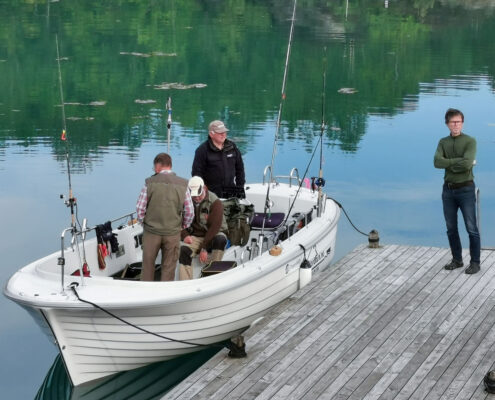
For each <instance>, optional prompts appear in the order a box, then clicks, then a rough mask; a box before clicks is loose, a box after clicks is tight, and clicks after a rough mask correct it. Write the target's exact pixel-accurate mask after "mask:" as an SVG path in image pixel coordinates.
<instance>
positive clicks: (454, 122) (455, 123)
mask: <svg viewBox="0 0 495 400" xmlns="http://www.w3.org/2000/svg"><path fill="white" fill-rule="evenodd" d="M463 122H464V121H449V124H452V125H458V124H462V123H463Z"/></svg>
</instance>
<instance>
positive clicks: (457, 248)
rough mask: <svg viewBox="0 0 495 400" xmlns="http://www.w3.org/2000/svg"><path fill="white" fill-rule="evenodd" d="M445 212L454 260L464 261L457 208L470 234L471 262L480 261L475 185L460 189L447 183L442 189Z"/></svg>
mask: <svg viewBox="0 0 495 400" xmlns="http://www.w3.org/2000/svg"><path fill="white" fill-rule="evenodd" d="M442 202H443V214H444V216H445V222H446V224H447V237H448V238H449V245H450V250H451V251H452V257H453V258H454V260H458V261H462V245H461V239H460V237H459V230H458V226H457V210H459V209H460V210H461V213H462V217H463V218H464V225H465V226H466V231H467V233H468V235H469V253H470V255H471V262H475V263H479V262H480V249H481V240H480V234H479V231H478V225H477V224H476V194H475V186H474V184H473V185H469V186H464V187H461V188H459V189H449V188H448V187H447V186H446V185H444V187H443V191H442Z"/></svg>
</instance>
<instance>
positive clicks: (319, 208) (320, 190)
mask: <svg viewBox="0 0 495 400" xmlns="http://www.w3.org/2000/svg"><path fill="white" fill-rule="evenodd" d="M324 51H325V57H324V59H323V90H322V92H321V130H320V171H319V174H318V179H316V182H315V184H316V186H317V187H318V203H317V204H318V206H317V214H316V215H317V216H318V217H321V211H322V206H323V204H322V201H323V186H325V179H323V132H325V100H326V96H325V91H326V73H327V71H326V69H327V68H326V67H327V58H326V51H327V48H326V47H325V49H324Z"/></svg>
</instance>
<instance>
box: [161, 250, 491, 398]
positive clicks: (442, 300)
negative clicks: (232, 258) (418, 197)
mask: <svg viewBox="0 0 495 400" xmlns="http://www.w3.org/2000/svg"><path fill="white" fill-rule="evenodd" d="M449 260H450V252H449V250H448V249H444V248H433V247H411V246H398V245H387V246H384V247H381V248H379V249H369V248H367V247H366V246H364V245H363V246H359V247H357V248H356V249H354V250H353V251H352V252H351V253H349V254H348V255H347V256H345V257H344V258H343V259H342V260H340V261H339V262H338V263H336V264H335V265H333V266H331V267H330V268H329V269H327V270H326V271H324V272H322V273H321V274H320V275H318V276H317V278H316V279H315V280H313V282H311V283H310V284H309V285H308V286H306V287H304V288H303V289H302V290H300V291H299V292H297V293H296V294H295V295H293V296H292V297H291V298H289V299H287V300H286V301H284V302H283V303H281V304H279V305H278V306H277V307H276V308H275V309H273V310H272V312H271V313H270V314H269V315H267V316H266V317H265V318H264V319H263V320H262V321H261V322H260V323H258V324H256V325H255V326H253V327H251V328H250V329H249V330H248V331H246V332H245V334H244V337H245V340H246V351H247V353H248V356H247V357H246V358H243V359H231V358H229V357H227V353H228V351H227V350H221V351H220V352H219V353H218V354H217V355H216V356H214V357H213V358H212V359H210V360H209V361H208V362H207V363H206V364H204V365H203V366H202V367H200V368H199V369H198V370H196V371H195V372H194V373H193V374H191V375H190V376H189V377H188V378H186V379H185V380H184V381H183V382H181V383H180V384H179V385H178V386H176V387H175V388H173V389H172V390H171V391H169V392H168V393H167V394H166V395H165V397H163V398H164V399H187V400H189V399H215V400H219V399H229V400H231V399H307V400H313V399H328V400H330V399H335V400H343V399H349V400H361V399H370V400H371V399H380V400H381V399H428V400H432V399H445V400H451V399H456V400H466V399H471V400H475V399H476V400H477V399H490V400H495V395H493V394H488V393H487V392H485V391H484V385H483V378H484V375H485V374H486V372H488V371H489V370H493V369H495V251H492V250H483V251H482V253H481V260H482V263H481V271H480V272H479V273H477V274H475V275H466V274H465V273H464V272H463V270H464V268H460V269H457V270H454V271H446V270H444V269H443V265H444V264H446V263H447V262H448V261H449ZM464 263H465V264H468V263H469V255H468V254H465V256H464Z"/></svg>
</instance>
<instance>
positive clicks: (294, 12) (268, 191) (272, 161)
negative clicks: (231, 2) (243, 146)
mask: <svg viewBox="0 0 495 400" xmlns="http://www.w3.org/2000/svg"><path fill="white" fill-rule="evenodd" d="M296 6H297V0H294V6H293V9H292V22H291V25H290V32H289V43H288V45H287V54H286V57H285V67H284V76H283V79H282V94H281V98H280V105H279V108H278V115H277V125H276V129H275V138H274V140H273V150H272V159H271V163H270V179H269V182H268V188H267V190H266V198H265V206H264V210H263V223H262V225H261V235H262V236H263V234H264V230H265V220H266V215H267V211H268V209H269V208H270V204H269V203H270V185H271V183H272V180H273V164H274V161H275V152H276V150H277V140H278V135H279V132H280V122H281V118H282V109H283V105H284V102H285V97H286V95H285V86H286V83H287V73H288V69H289V59H290V53H291V48H292V37H293V36H294V22H295V20H296Z"/></svg>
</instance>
